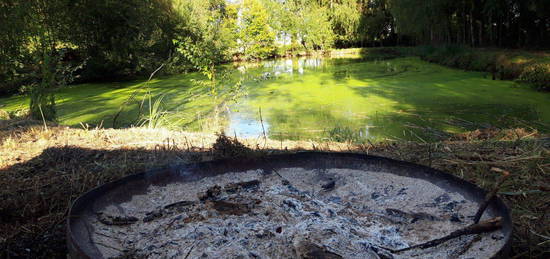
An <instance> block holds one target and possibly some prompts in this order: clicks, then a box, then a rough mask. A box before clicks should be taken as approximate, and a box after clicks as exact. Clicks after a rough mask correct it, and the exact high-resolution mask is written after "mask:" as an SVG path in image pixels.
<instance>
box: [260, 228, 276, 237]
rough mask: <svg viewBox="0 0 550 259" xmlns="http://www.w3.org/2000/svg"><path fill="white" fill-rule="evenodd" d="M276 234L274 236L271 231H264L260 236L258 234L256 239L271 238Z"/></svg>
mask: <svg viewBox="0 0 550 259" xmlns="http://www.w3.org/2000/svg"><path fill="white" fill-rule="evenodd" d="M274 236H275V234H273V232H271V231H269V230H264V231H262V232H260V233H258V234H256V237H257V238H270V237H274Z"/></svg>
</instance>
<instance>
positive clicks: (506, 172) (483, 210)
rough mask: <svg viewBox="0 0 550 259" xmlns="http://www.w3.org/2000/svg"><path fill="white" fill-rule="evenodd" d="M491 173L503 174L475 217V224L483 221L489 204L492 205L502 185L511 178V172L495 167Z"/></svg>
mask: <svg viewBox="0 0 550 259" xmlns="http://www.w3.org/2000/svg"><path fill="white" fill-rule="evenodd" d="M491 171H493V172H497V173H501V174H502V176H501V177H500V178H499V179H498V180H497V182H496V184H495V188H493V190H492V191H491V192H489V193H487V195H486V196H485V200H483V202H482V203H481V204H480V205H479V209H478V210H477V212H476V215H475V216H474V223H475V224H477V223H479V220H481V216H483V213H484V212H485V210H486V209H487V207H488V206H489V203H491V201H492V200H493V199H494V198H495V197H496V195H497V193H498V190H499V189H500V186H501V185H502V183H504V180H506V179H507V178H508V177H509V176H510V172H508V171H505V170H502V169H500V168H496V167H493V168H491Z"/></svg>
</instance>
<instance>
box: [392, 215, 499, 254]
mask: <svg viewBox="0 0 550 259" xmlns="http://www.w3.org/2000/svg"><path fill="white" fill-rule="evenodd" d="M501 227H502V218H501V217H496V218H493V219H490V220H487V221H483V222H480V223H476V224H472V225H470V226H467V227H465V228H463V229H459V230H456V231H453V232H452V233H451V234H449V235H447V236H444V237H442V238H438V239H434V240H431V241H428V242H426V243H422V244H418V245H414V246H409V247H407V248H403V249H399V250H392V249H388V250H390V251H391V252H393V253H400V252H404V251H408V250H412V249H415V248H422V249H426V248H430V247H434V246H437V245H440V244H442V243H444V242H447V241H449V240H451V239H455V238H457V237H461V236H464V235H473V234H481V233H486V232H491V231H494V230H497V229H500V228H501Z"/></svg>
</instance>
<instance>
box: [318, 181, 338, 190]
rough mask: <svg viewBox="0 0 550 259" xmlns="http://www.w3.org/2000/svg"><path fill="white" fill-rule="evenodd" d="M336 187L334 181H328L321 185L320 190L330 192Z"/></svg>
mask: <svg viewBox="0 0 550 259" xmlns="http://www.w3.org/2000/svg"><path fill="white" fill-rule="evenodd" d="M335 186H336V181H334V180H333V181H330V182H328V183H326V184H323V185H322V186H321V188H323V189H324V190H325V191H331V190H332V189H334V187H335Z"/></svg>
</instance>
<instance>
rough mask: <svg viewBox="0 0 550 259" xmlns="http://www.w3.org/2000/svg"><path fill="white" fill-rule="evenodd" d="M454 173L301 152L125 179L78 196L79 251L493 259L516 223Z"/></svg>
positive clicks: (73, 215) (74, 253) (74, 239)
mask: <svg viewBox="0 0 550 259" xmlns="http://www.w3.org/2000/svg"><path fill="white" fill-rule="evenodd" d="M484 200H485V192H484V191H483V190H481V189H479V188H478V187H476V186H474V185H472V184H470V183H468V182H465V181H463V180H461V179H459V178H456V177H454V176H451V175H449V174H446V173H443V172H440V171H437V170H434V169H430V168H427V167H423V166H418V165H414V164H410V163H405V162H399V161H395V160H391V159H385V158H380V157H373V156H365V155H357V154H332V153H298V154H293V155H277V156H271V157H266V158H262V159H257V160H253V161H230V160H225V161H214V162H206V163H198V164H191V165H186V166H180V167H174V168H166V169H160V170H156V171H151V172H146V173H142V174H137V175H133V176H129V177H126V178H123V179H121V180H119V181H116V182H113V183H110V184H106V185H104V186H101V187H99V188H97V189H94V190H92V191H90V192H89V193H87V194H85V195H83V196H82V197H80V198H79V199H78V200H77V201H76V202H75V203H74V205H73V207H72V208H71V211H70V215H69V219H68V243H69V250H70V255H71V257H72V258H199V257H204V258H448V257H452V258H492V257H493V258H494V257H498V258H501V257H505V256H506V255H507V252H508V251H507V250H508V247H509V241H510V236H511V229H512V223H511V219H510V215H509V212H508V209H507V208H506V206H505V205H504V204H503V203H502V201H500V200H499V199H496V198H495V199H492V200H491V202H490V203H489V205H488V207H487V209H486V210H484V213H483V216H482V217H481V219H480V221H479V222H477V221H475V219H474V215H475V214H476V212H477V211H478V209H479V207H480V204H481V203H483V201H484Z"/></svg>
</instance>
